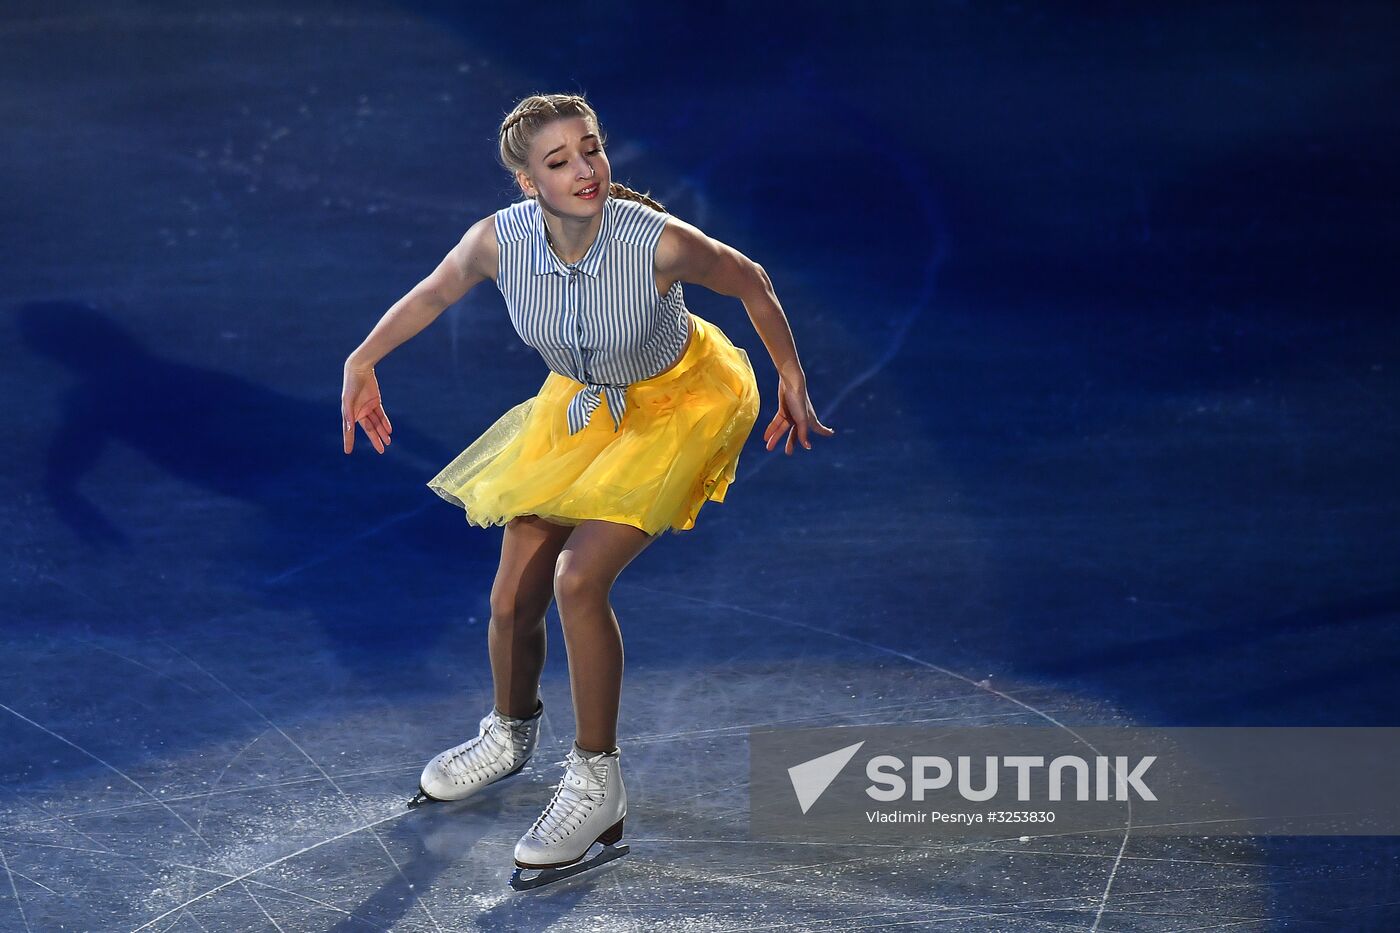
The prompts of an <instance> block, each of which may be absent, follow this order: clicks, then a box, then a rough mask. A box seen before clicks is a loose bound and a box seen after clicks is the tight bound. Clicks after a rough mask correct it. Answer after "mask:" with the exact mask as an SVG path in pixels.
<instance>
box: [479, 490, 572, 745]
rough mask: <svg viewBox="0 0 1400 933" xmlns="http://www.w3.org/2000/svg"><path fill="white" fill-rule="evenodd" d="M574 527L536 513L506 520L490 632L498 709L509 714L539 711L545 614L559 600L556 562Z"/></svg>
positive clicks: (527, 714)
mask: <svg viewBox="0 0 1400 933" xmlns="http://www.w3.org/2000/svg"><path fill="white" fill-rule="evenodd" d="M573 530H574V529H573V528H572V527H570V526H568V525H556V524H553V523H551V522H547V521H545V520H544V519H541V518H539V517H538V516H535V515H522V516H520V517H519V518H514V519H511V520H510V521H509V522H507V523H506V528H505V537H504V539H503V540H502V541H501V564H500V567H499V568H498V569H497V570H496V581H495V583H493V584H492V586H491V625H490V628H489V629H488V631H487V644H488V646H489V649H490V652H491V676H492V679H493V680H494V681H495V695H496V709H497V711H499V712H500V713H502V714H504V715H506V716H517V717H525V716H529V715H531V714H532V713H534V711H535V701H536V699H537V698H538V695H539V686H540V674H541V673H542V672H543V671H544V658H545V612H547V611H548V609H549V604H550V602H551V600H553V598H554V565H555V562H556V561H557V560H558V559H559V551H560V549H561V548H562V547H563V546H564V542H565V541H566V540H568V537H569V533H570V532H572V531H573Z"/></svg>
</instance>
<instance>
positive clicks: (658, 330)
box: [496, 196, 690, 434]
mask: <svg viewBox="0 0 1400 933" xmlns="http://www.w3.org/2000/svg"><path fill="white" fill-rule="evenodd" d="M668 216H669V215H667V214H664V213H662V212H660V211H655V210H652V209H651V208H649V207H647V206H646V205H645V204H642V203H640V202H637V201H627V200H622V199H620V198H614V197H611V196H609V197H608V199H607V200H606V201H605V202H604V204H603V220H602V225H601V226H600V227H599V229H598V237H597V239H595V240H594V241H593V245H592V246H590V247H589V248H588V252H587V253H586V254H585V255H584V257H583V258H582V259H580V260H579V261H578V262H576V263H573V264H568V263H565V262H563V261H562V260H561V259H560V258H559V257H558V256H556V255H554V251H553V250H551V249H550V248H549V243H548V241H546V240H545V236H544V232H545V231H544V215H543V214H542V213H541V211H540V208H539V205H538V204H536V203H535V201H534V199H533V198H532V199H530V200H527V201H517V202H516V203H514V204H512V205H510V206H509V207H505V208H502V209H501V210H499V211H497V212H496V240H497V242H498V243H499V244H500V253H501V263H500V267H499V268H498V269H497V275H496V285H497V286H498V287H499V288H500V290H501V294H502V295H503V296H504V297H505V300H506V308H507V310H508V311H509V312H510V322H511V324H512V325H514V327H515V331H516V333H518V334H519V335H520V339H522V340H524V341H525V343H527V344H529V345H530V346H531V347H534V348H535V349H536V350H537V351H539V354H540V356H541V357H543V358H544V361H545V364H546V365H547V366H548V367H549V368H550V369H551V370H553V371H554V372H556V373H559V374H560V375H563V376H568V377H569V378H571V379H573V380H575V381H577V382H581V383H583V384H584V387H583V388H582V389H580V390H579V391H578V392H577V393H576V394H575V395H574V397H573V399H571V400H570V402H569V410H568V424H569V433H570V434H576V433H578V432H579V431H582V430H583V429H584V427H585V426H587V424H588V422H589V419H591V418H592V417H593V412H594V411H595V410H597V408H598V406H599V405H600V404H601V403H602V400H603V397H604V396H606V397H607V400H608V410H609V411H610V412H611V413H612V420H613V430H614V431H617V430H618V429H619V428H620V427H621V426H622V415H623V412H624V411H625V410H626V407H627V406H626V397H625V393H626V390H627V386H628V385H629V384H630V383H632V382H636V381H637V380H639V379H647V378H650V377H651V376H655V375H657V374H658V373H661V372H664V371H665V370H666V369H667V368H669V367H670V366H671V364H672V363H674V362H675V361H676V358H677V357H678V356H679V355H680V352H681V350H682V348H683V347H684V346H685V342H686V338H687V337H688V336H689V334H690V312H689V311H688V310H686V307H685V297H684V295H683V294H682V292H681V283H680V282H676V283H675V284H673V285H672V286H671V290H670V291H669V292H667V293H666V294H665V295H664V296H663V295H659V294H658V293H657V291H656V279H655V275H654V272H653V269H654V268H655V262H656V244H657V242H658V241H659V240H660V239H661V229H662V228H663V227H664V226H665V225H666V220H667V218H668Z"/></svg>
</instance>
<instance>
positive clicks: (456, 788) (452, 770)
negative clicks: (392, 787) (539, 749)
mask: <svg viewBox="0 0 1400 933" xmlns="http://www.w3.org/2000/svg"><path fill="white" fill-rule="evenodd" d="M543 714H544V701H543V700H540V701H539V706H538V707H537V708H536V709H535V714H534V715H533V716H529V717H527V718H524V719H517V718H515V717H512V716H502V715H501V714H500V713H498V712H496V708H495V707H494V706H492V707H491V712H489V713H487V714H486V715H485V716H483V717H482V719H481V722H480V724H479V728H480V731H479V732H478V733H477V735H476V736H475V737H473V738H470V739H468V740H467V741H465V742H463V743H462V744H461V745H457V746H454V747H453V748H449V749H448V750H447V751H445V752H443V753H442V754H440V755H438V756H437V757H436V758H434V759H433V760H432V761H430V762H428V765H427V767H425V768H424V769H423V775H422V777H420V778H419V779H418V793H417V794H415V795H414V796H413V799H412V800H410V801H409V802H408V805H409V806H410V807H417V806H419V805H421V804H424V803H427V802H428V801H430V800H463V799H465V798H467V797H470V796H471V795H472V794H474V793H476V792H477V791H479V790H481V788H483V787H485V786H486V785H487V784H492V783H495V782H496V781H499V780H500V779H501V778H504V777H509V776H510V775H512V774H514V773H515V772H517V771H519V770H520V769H521V768H523V767H525V763H526V762H527V761H529V760H530V756H531V755H533V754H534V753H535V745H536V743H537V742H538V741H539V737H540V717H541V716H542V715H543Z"/></svg>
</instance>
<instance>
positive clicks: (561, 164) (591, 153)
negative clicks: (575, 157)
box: [546, 149, 603, 168]
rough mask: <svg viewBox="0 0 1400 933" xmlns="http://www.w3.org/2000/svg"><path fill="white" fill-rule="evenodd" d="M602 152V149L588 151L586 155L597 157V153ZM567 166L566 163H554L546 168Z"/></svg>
mask: <svg viewBox="0 0 1400 933" xmlns="http://www.w3.org/2000/svg"><path fill="white" fill-rule="evenodd" d="M602 151H603V150H602V149H590V150H588V154H589V155H597V154H598V153H600V152H602ZM546 164H547V165H548V163H546ZM568 164H569V163H567V162H555V163H554V164H553V165H548V167H549V168H563V167H564V166H566V165H568Z"/></svg>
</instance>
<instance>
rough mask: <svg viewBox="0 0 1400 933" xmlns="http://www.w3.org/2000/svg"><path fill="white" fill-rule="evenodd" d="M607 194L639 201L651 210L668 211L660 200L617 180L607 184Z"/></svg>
mask: <svg viewBox="0 0 1400 933" xmlns="http://www.w3.org/2000/svg"><path fill="white" fill-rule="evenodd" d="M608 194H610V195H612V196H613V197H615V198H621V199H622V200H624V201H640V202H641V203H642V204H645V205H646V206H647V207H649V208H651V209H652V210H654V211H660V212H661V213H663V214H667V213H670V212H669V211H667V210H666V208H665V207H664V206H663V205H662V203H661V202H660V201H657V200H654V199H653V198H651V197H649V196H647V195H645V194H643V193H642V192H640V191H633V190H632V189H631V188H629V187H627V186H626V185H621V184H618V183H617V182H613V183H612V184H611V185H609V186H608Z"/></svg>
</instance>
